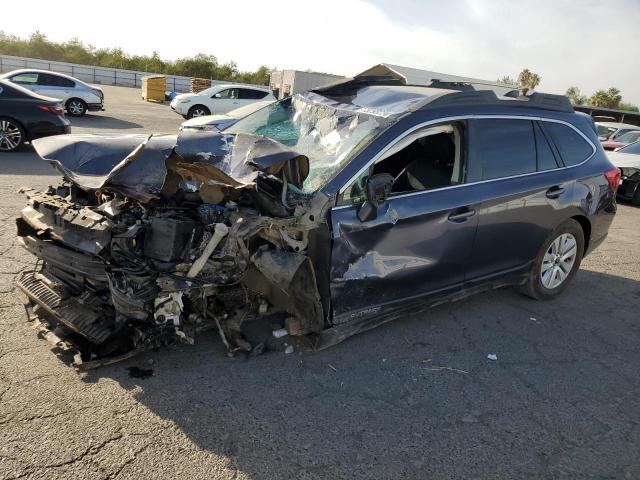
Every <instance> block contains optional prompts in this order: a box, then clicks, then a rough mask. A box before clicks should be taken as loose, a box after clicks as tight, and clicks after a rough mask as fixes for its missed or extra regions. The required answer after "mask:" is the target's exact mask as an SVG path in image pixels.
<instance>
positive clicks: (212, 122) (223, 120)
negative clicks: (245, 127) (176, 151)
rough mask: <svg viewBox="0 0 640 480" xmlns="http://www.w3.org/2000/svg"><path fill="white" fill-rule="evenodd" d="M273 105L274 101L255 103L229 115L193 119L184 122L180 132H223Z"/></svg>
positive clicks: (237, 109) (232, 111)
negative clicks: (185, 130) (187, 130)
mask: <svg viewBox="0 0 640 480" xmlns="http://www.w3.org/2000/svg"><path fill="white" fill-rule="evenodd" d="M272 103H273V100H261V101H259V102H253V103H250V104H249V105H245V106H243V107H240V108H236V109H235V110H231V111H230V112H229V113H227V114H221V115H205V116H204V117H193V118H192V119H190V120H187V121H186V122H182V125H180V130H184V129H190V128H191V129H194V130H213V131H218V132H221V131H222V130H224V129H225V128H227V127H230V126H231V125H233V124H234V123H236V122H237V121H238V120H240V119H242V118H244V117H246V116H247V115H251V114H252V113H254V112H257V111H258V110H260V109H261V108H264V107H266V106H267V105H270V104H272Z"/></svg>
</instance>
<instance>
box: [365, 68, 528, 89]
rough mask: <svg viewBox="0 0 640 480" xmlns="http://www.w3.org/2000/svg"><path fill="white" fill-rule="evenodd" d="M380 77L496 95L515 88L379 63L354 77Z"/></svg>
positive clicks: (476, 79)
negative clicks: (482, 89) (488, 91)
mask: <svg viewBox="0 0 640 480" xmlns="http://www.w3.org/2000/svg"><path fill="white" fill-rule="evenodd" d="M366 76H381V77H393V78H395V79H397V80H399V81H400V82H402V83H404V84H405V85H417V86H422V87H429V86H432V85H433V84H434V83H436V84H437V83H438V82H446V83H467V84H471V85H476V86H486V87H489V88H491V89H492V90H496V93H499V94H504V93H507V92H510V91H512V90H514V89H517V87H515V86H513V85H509V84H506V83H500V82H493V81H490V80H480V79H478V78H471V77H461V76H458V75H449V74H448V73H439V72H432V71H430V70H421V69H419V68H411V67H403V66H401V65H392V64H390V63H380V64H378V65H374V66H373V67H371V68H368V69H367V70H365V71H364V72H361V73H359V74H358V75H356V76H355V77H366Z"/></svg>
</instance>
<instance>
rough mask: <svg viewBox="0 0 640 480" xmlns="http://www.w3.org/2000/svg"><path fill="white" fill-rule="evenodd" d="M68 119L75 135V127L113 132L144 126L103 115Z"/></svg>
mask: <svg viewBox="0 0 640 480" xmlns="http://www.w3.org/2000/svg"><path fill="white" fill-rule="evenodd" d="M67 119H68V120H69V121H70V122H71V128H72V133H73V127H81V128H99V129H111V130H125V129H128V128H143V127H142V125H140V124H139V123H135V122H129V121H127V120H122V119H120V118H115V117H110V116H108V115H103V114H102V113H98V114H96V113H91V112H89V113H87V114H86V115H84V116H83V117H71V116H69V115H67Z"/></svg>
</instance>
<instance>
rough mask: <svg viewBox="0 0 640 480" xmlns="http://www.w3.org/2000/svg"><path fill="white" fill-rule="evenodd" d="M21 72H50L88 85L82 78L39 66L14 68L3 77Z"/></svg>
mask: <svg viewBox="0 0 640 480" xmlns="http://www.w3.org/2000/svg"><path fill="white" fill-rule="evenodd" d="M19 73H48V74H50V75H56V76H58V77H63V78H66V79H68V80H73V81H74V82H80V83H82V84H83V85H86V83H85V82H83V81H82V80H78V79H77V78H75V77H72V76H70V75H66V74H64V73H60V72H54V71H53V70H40V69H38V68H21V69H19V70H12V71H10V72H7V73H3V74H2V77H1V78H8V77H9V75H11V76H13V75H17V74H19Z"/></svg>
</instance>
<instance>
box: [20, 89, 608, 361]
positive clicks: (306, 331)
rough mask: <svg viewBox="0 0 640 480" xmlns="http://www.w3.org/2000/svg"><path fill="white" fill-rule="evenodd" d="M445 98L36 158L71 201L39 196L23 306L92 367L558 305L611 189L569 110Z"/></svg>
mask: <svg viewBox="0 0 640 480" xmlns="http://www.w3.org/2000/svg"><path fill="white" fill-rule="evenodd" d="M440 85H443V84H442V83H441V84H440ZM451 87H452V88H451V89H449V88H444V87H443V86H441V87H439V88H427V87H416V86H404V85H399V84H398V81H397V80H394V79H385V78H382V79H381V78H380V77H375V78H356V79H354V80H350V81H346V82H343V83H340V84H335V85H332V86H329V87H325V88H318V89H316V90H314V91H312V92H307V93H302V94H296V95H293V96H292V97H288V98H286V99H283V100H281V101H279V102H277V103H274V104H273V105H269V106H267V107H265V108H262V109H261V110H258V111H257V112H255V113H254V114H252V115H249V116H247V117H245V118H243V119H241V120H239V121H238V122H237V123H236V124H235V125H233V126H231V127H228V128H227V129H226V130H225V131H224V132H212V131H194V130H191V129H189V130H183V131H182V132H180V134H179V135H177V136H175V135H174V136H171V135H169V136H167V135H162V136H157V137H156V136H151V137H150V138H149V137H148V136H147V135H137V136H136V135H127V136H115V135H114V136H108V137H104V136H95V137H90V136H86V135H82V136H78V137H75V136H73V135H72V136H63V137H59V138H56V137H53V138H52V139H43V140H39V141H38V142H36V150H37V152H38V153H39V154H40V155H41V156H42V157H43V158H44V159H47V160H49V161H52V163H53V164H54V165H56V166H57V168H58V169H59V170H60V171H61V173H62V174H63V175H64V176H65V178H66V179H67V182H65V183H63V184H62V185H60V186H58V187H51V188H49V189H47V190H45V191H42V192H37V191H31V190H30V191H28V192H27V196H28V206H27V208H25V209H24V210H23V211H22V214H21V215H20V217H19V218H18V220H17V225H18V236H19V237H20V242H21V243H22V244H23V245H24V247H25V248H27V250H29V251H30V252H32V253H33V254H34V255H36V256H37V257H38V258H39V259H40V260H41V262H40V263H39V264H38V265H39V268H38V270H37V271H29V272H26V273H24V274H23V275H22V277H21V278H20V280H19V282H18V285H19V288H20V289H21V290H22V291H23V292H25V293H26V294H27V296H28V297H29V298H30V299H31V302H33V303H34V304H37V305H40V307H42V308H39V309H38V310H39V312H40V314H42V315H44V318H45V320H46V321H45V323H46V324H47V325H48V328H55V327H56V325H60V324H62V325H64V328H60V329H58V330H57V331H56V333H57V335H58V337H61V336H62V337H64V341H66V342H69V343H74V342H75V339H77V338H78V337H80V338H81V339H82V342H80V343H81V344H82V345H80V348H81V349H83V351H84V356H85V358H91V359H94V360H95V361H97V359H100V358H105V357H108V358H113V356H116V357H117V356H119V355H124V354H125V352H128V354H131V351H141V350H144V349H148V348H154V347H156V346H158V345H163V344H166V343H168V342H172V341H186V342H193V341H194V339H195V336H196V335H197V332H199V331H201V330H205V329H207V328H214V329H217V330H218V332H219V334H220V337H221V339H222V341H223V343H224V344H225V345H226V346H227V348H228V349H229V351H230V352H233V353H238V352H245V353H249V352H252V353H256V352H260V351H262V349H263V348H265V346H266V348H276V347H277V345H276V346H274V342H276V339H275V337H279V338H282V336H283V335H286V337H285V338H284V341H286V342H287V343H288V345H289V346H291V345H295V346H296V348H314V349H319V348H324V347H327V346H330V345H333V344H335V343H337V342H340V341H342V340H344V339H345V338H346V337H348V336H350V335H353V334H355V333H358V332H361V331H364V330H367V329H369V328H372V327H374V326H377V325H380V324H382V323H384V322H386V321H389V320H392V319H395V318H401V317H402V316H406V315H407V313H408V312H412V311H416V310H420V309H424V308H425V307H427V306H432V305H436V304H440V303H442V302H445V301H452V300H456V299H460V298H463V297H464V296H467V295H470V294H472V293H477V292H480V291H485V290H489V289H492V288H500V287H504V286H511V285H513V286H516V287H517V288H518V289H519V290H520V291H521V292H523V293H524V294H526V295H528V296H530V297H533V298H535V299H540V300H548V299H552V298H554V297H556V296H558V295H559V294H560V293H561V292H563V290H565V288H566V287H567V286H568V285H569V283H570V282H571V280H572V278H573V277H574V275H575V274H576V272H577V270H578V268H579V267H580V262H581V261H582V258H583V257H584V256H585V255H587V254H589V253H590V252H591V251H593V250H594V249H595V248H596V247H597V246H598V245H600V244H601V243H602V242H603V241H604V239H605V238H606V236H607V232H608V230H609V227H610V225H611V222H612V220H613V217H614V214H615V212H616V202H615V192H616V189H617V188H618V183H619V180H620V171H619V169H617V168H616V167H614V166H613V165H612V164H611V162H610V161H609V160H608V159H607V156H606V154H605V152H604V150H603V149H602V147H601V146H600V144H599V142H598V137H597V134H596V129H595V126H594V123H593V121H592V119H591V118H590V117H588V116H587V115H585V114H579V113H575V112H574V111H573V108H572V106H571V103H570V102H569V100H568V99H567V98H566V97H564V96H557V95H545V94H541V93H533V94H531V95H528V96H526V97H519V98H513V97H502V96H497V95H496V94H495V93H494V92H493V91H489V90H475V89H473V88H472V87H470V86H469V87H468V89H465V91H458V90H455V88H458V84H454V85H452V86H451ZM77 152H81V153H82V162H79V157H78V154H77ZM131 152H135V154H134V155H132V153H131ZM125 159H126V161H125ZM98 191H99V192H100V194H99V195H97V194H96V192H98ZM52 282H53V283H52ZM52 285H55V286H56V289H53V287H52ZM59 292H63V294H64V297H62V294H61V293H59ZM63 298H64V300H63ZM274 329H275V330H274ZM272 330H273V332H274V333H272ZM65 332H68V333H66V334H65ZM281 345H282V344H280V346H281ZM94 360H92V361H94ZM92 365H93V364H92Z"/></svg>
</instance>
